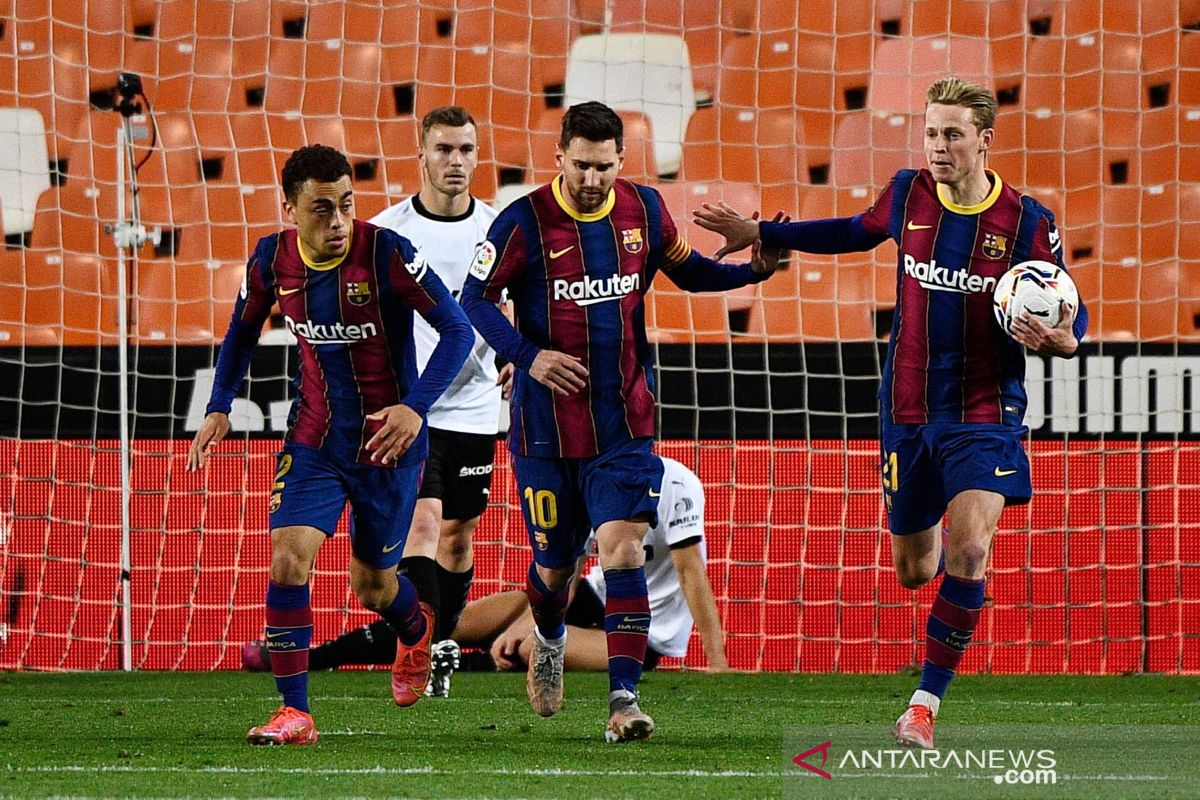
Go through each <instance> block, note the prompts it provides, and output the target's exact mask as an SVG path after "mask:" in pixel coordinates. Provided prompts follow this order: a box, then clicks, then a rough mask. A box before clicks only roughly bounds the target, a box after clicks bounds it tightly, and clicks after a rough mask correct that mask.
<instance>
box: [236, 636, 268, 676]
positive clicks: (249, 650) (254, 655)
mask: <svg viewBox="0 0 1200 800" xmlns="http://www.w3.org/2000/svg"><path fill="white" fill-rule="evenodd" d="M242 669H244V670H246V671H248V672H270V671H271V654H270V653H269V652H267V643H266V642H246V643H245V644H244V645H242Z"/></svg>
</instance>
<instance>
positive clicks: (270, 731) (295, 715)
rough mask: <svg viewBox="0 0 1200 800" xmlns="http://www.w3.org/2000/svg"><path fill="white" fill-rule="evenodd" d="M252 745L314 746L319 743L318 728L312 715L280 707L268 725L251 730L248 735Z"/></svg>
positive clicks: (247, 738)
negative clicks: (313, 744) (314, 743)
mask: <svg viewBox="0 0 1200 800" xmlns="http://www.w3.org/2000/svg"><path fill="white" fill-rule="evenodd" d="M246 741H247V742H249V743H250V744H312V743H313V742H315V741H317V726H316V725H314V724H313V718H312V716H311V715H309V714H306V713H305V712H303V711H301V710H300V709H298V708H292V707H291V706H280V707H279V708H278V709H276V711H275V714H274V715H273V716H272V717H271V721H270V722H268V723H267V724H266V725H259V726H258V727H256V728H251V729H250V730H249V732H248V733H247V734H246Z"/></svg>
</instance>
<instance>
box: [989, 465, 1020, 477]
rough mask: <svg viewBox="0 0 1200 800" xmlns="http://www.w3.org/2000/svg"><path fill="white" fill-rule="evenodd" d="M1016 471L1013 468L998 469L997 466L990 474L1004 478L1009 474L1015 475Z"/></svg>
mask: <svg viewBox="0 0 1200 800" xmlns="http://www.w3.org/2000/svg"><path fill="white" fill-rule="evenodd" d="M1016 472H1017V471H1016V470H1015V469H1000V468H999V467H996V471H995V472H993V473H992V474H993V475H995V476H996V477H997V478H1006V477H1008V476H1009V475H1015V474H1016Z"/></svg>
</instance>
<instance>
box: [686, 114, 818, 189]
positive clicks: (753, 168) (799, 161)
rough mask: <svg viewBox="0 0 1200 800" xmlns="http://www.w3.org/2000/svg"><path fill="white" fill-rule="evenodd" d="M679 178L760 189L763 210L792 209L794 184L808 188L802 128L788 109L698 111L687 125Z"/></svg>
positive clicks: (806, 161)
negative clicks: (724, 182)
mask: <svg viewBox="0 0 1200 800" xmlns="http://www.w3.org/2000/svg"><path fill="white" fill-rule="evenodd" d="M681 177H683V178H684V179H686V180H689V181H717V180H727V181H733V182H739V183H754V184H758V185H760V186H762V187H763V200H764V207H766V208H775V207H776V206H777V205H778V206H782V207H783V208H785V209H788V210H793V209H795V208H796V202H795V200H796V198H795V190H796V186H797V184H800V183H808V160H807V151H806V148H805V145H804V123H803V122H802V120H801V119H800V117H799V116H798V115H797V114H795V112H793V111H791V110H790V109H771V110H767V111H756V110H753V109H745V108H728V107H721V108H704V109H700V110H698V111H697V112H696V113H695V114H693V115H692V119H691V120H690V121H689V123H688V130H687V136H686V138H685V141H684V149H683V168H682V170H681Z"/></svg>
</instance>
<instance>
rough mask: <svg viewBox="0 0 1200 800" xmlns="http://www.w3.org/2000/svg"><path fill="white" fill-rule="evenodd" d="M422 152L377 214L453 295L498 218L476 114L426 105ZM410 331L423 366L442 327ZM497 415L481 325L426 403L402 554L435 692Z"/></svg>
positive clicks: (421, 324)
mask: <svg viewBox="0 0 1200 800" xmlns="http://www.w3.org/2000/svg"><path fill="white" fill-rule="evenodd" d="M417 159H418V161H419V162H420V164H421V170H422V172H424V174H425V181H424V185H423V186H422V187H421V191H420V192H418V193H417V194H415V195H413V196H412V197H410V198H408V199H407V200H405V201H404V202H402V203H399V204H398V205H395V206H392V207H391V208H388V209H385V210H384V211H382V212H380V213H379V214H378V215H376V216H375V217H374V218H373V219H372V220H371V222H373V223H375V224H376V225H379V226H382V227H384V228H390V229H392V230H394V231H395V232H396V233H399V234H401V235H402V236H404V237H405V238H407V239H408V240H409V241H411V242H412V243H413V244H414V245H415V246H416V247H417V250H418V251H419V252H420V254H421V257H422V258H424V259H425V261H426V263H428V264H429V266H430V267H431V268H432V269H433V271H434V272H435V273H437V276H438V277H439V278H441V280H442V282H443V283H445V284H446V286H447V287H448V288H449V289H450V291H451V294H453V295H454V296H455V297H457V296H458V294H459V292H460V291H461V290H462V285H463V282H464V281H465V280H466V278H467V268H468V267H469V266H470V265H471V256H472V254H473V253H474V251H475V248H476V247H477V246H478V245H479V244H480V243H481V242H483V240H484V238H485V237H486V236H487V231H488V226H489V225H491V223H492V220H493V219H495V218H496V212H495V211H494V210H493V209H492V208H491V207H490V206H488V205H486V204H484V203H481V202H479V201H478V200H476V199H475V198H474V197H472V196H471V178H472V176H473V175H474V173H475V167H476V164H477V163H478V160H479V153H478V147H477V145H476V130H475V120H474V119H473V118H472V117H471V115H470V114H469V113H467V111H466V110H465V109H463V108H461V107H459V106H444V107H441V108H435V109H433V110H432V111H430V112H429V113H428V114H426V115H425V117H424V118H423V119H422V120H421V146H420V149H419V150H418V154H417ZM413 334H414V337H415V338H416V343H417V366H418V368H419V369H424V368H425V364H426V363H428V361H429V356H430V353H432V352H433V348H434V346H435V345H436V344H437V341H438V336H437V333H436V331H434V330H433V328H431V327H430V326H429V325H428V324H427V323H426V322H425V321H424V320H422V319H417V320H415V321H414V327H413ZM499 421H500V387H499V385H498V378H497V371H496V353H495V351H493V350H492V348H491V347H490V346H489V345H488V343H487V342H485V341H484V340H483V337H481V336H479V335H478V334H476V336H475V346H474V348H473V349H472V350H471V354H470V355H469V356H468V357H467V363H465V364H464V365H463V368H462V370H461V371H460V372H459V373H458V375H457V376H455V378H454V381H453V383H451V385H450V388H449V389H447V390H446V393H445V394H443V395H442V396H441V398H439V399H438V400H437V402H435V403H434V404H433V406H432V407H431V408H430V409H429V415H428V423H429V458H428V460H427V461H426V462H425V472H424V475H423V476H422V478H421V490H420V492H419V494H418V498H417V508H416V511H415V512H414V513H413V524H412V529H411V530H410V531H409V534H408V542H407V544H405V545H404V558H402V559H401V560H400V571H401V572H402V573H404V574H406V575H407V576H408V577H409V578H410V579H411V580H412V581H413V583H414V584H415V585H416V587H417V594H418V596H420V598H421V599H422V600H424V601H426V602H428V603H429V604H430V605H431V606H432V607H433V610H434V612H435V613H434V618H435V619H436V624H435V631H434V635H433V642H434V644H433V647H432V657H433V673H432V678H431V680H430V682H429V687H428V688H427V690H426V694H428V695H430V696H434V697H448V696H449V694H450V671H451V670H452V669H453V667H454V665H455V664H456V663H457V661H458V657H459V651H458V645H457V644H455V642H454V641H453V640H452V639H451V637H450V634H451V633H452V632H453V631H454V626H455V624H456V623H457V622H458V616H459V614H461V613H462V610H463V607H464V606H465V605H466V604H467V594H468V592H469V591H470V589H471V579H472V577H473V575H474V560H473V557H472V547H471V541H472V536H473V534H474V532H475V528H476V527H478V525H479V518H480V517H481V516H482V515H483V511H484V509H485V508H487V502H488V494H489V492H490V490H491V484H492V462H493V461H494V460H495V454H496V432H497V430H498V429H499ZM387 638H390V637H387V635H386V634H384V635H383V637H382V639H384V640H385V641H386V639H387ZM398 646H399V647H400V648H404V647H405V645H404V643H403V642H401V643H400V644H399V645H398Z"/></svg>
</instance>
